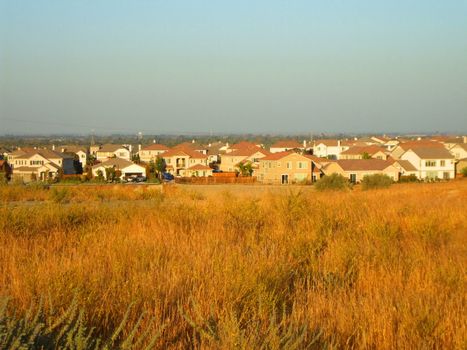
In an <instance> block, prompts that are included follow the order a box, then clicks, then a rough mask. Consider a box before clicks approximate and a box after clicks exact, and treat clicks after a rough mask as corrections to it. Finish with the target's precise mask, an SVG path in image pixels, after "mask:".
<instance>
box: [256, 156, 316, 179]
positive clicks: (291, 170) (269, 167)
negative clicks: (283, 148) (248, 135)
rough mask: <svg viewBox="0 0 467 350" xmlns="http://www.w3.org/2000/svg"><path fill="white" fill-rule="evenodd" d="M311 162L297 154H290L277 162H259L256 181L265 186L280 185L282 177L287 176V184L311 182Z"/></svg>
mask: <svg viewBox="0 0 467 350" xmlns="http://www.w3.org/2000/svg"><path fill="white" fill-rule="evenodd" d="M312 163H313V162H312V161H311V160H310V159H308V158H306V157H303V156H301V155H299V154H296V153H294V154H290V155H288V156H286V157H284V158H282V159H279V160H261V159H260V161H259V169H258V174H257V177H258V181H259V182H261V183H265V184H281V183H282V175H288V178H289V183H300V182H311V181H312Z"/></svg>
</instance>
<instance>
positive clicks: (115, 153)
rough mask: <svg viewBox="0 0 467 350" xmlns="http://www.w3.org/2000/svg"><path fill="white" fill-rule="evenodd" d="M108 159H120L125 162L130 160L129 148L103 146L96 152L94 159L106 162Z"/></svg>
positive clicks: (110, 145)
mask: <svg viewBox="0 0 467 350" xmlns="http://www.w3.org/2000/svg"><path fill="white" fill-rule="evenodd" d="M109 158H121V159H125V160H130V159H131V152H130V150H129V148H127V147H125V146H122V145H113V144H105V145H103V146H101V147H100V148H99V150H98V151H96V159H97V160H98V161H101V162H103V161H106V160H107V159H109Z"/></svg>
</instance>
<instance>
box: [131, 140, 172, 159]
mask: <svg viewBox="0 0 467 350" xmlns="http://www.w3.org/2000/svg"><path fill="white" fill-rule="evenodd" d="M168 150H169V147H167V146H165V145H161V144H159V143H152V144H150V145H148V146H145V147H143V148H141V149H140V150H139V152H138V155H139V159H140V160H141V161H142V162H145V163H149V162H150V161H155V160H156V158H157V157H158V156H160V155H162V153H165V152H167V151H168Z"/></svg>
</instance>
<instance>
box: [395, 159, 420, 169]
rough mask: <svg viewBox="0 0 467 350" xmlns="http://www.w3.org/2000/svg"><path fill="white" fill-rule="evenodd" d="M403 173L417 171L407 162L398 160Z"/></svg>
mask: <svg viewBox="0 0 467 350" xmlns="http://www.w3.org/2000/svg"><path fill="white" fill-rule="evenodd" d="M396 163H397V164H399V165H400V166H401V167H402V168H403V169H404V170H405V171H417V169H416V168H415V167H414V166H413V164H412V163H410V162H409V161H408V160H403V159H399V160H398V161H397V162H396Z"/></svg>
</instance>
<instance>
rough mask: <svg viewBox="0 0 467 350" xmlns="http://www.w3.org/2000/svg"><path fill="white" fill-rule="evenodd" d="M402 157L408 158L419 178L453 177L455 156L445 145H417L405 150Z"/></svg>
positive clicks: (403, 158)
mask: <svg viewBox="0 0 467 350" xmlns="http://www.w3.org/2000/svg"><path fill="white" fill-rule="evenodd" d="M400 159H402V160H408V161H409V162H410V163H411V164H412V165H413V166H414V167H415V168H416V169H417V177H418V178H419V179H446V180H448V179H453V178H454V177H455V164H454V156H453V155H452V154H451V153H450V152H449V151H448V150H447V149H446V148H444V147H426V148H423V147H416V148H413V149H409V150H407V151H405V152H404V153H403V154H402V155H401V157H400Z"/></svg>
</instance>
